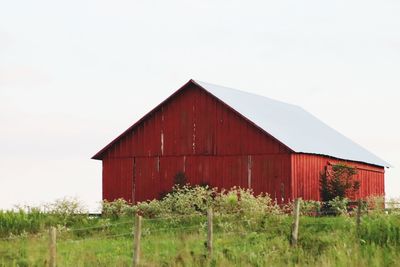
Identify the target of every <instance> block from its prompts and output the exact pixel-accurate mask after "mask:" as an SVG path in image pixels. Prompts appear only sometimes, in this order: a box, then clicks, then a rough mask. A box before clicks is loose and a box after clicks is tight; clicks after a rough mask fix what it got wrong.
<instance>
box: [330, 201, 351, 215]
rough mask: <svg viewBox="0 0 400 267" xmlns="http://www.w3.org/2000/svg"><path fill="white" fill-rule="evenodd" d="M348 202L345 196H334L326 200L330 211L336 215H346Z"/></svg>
mask: <svg viewBox="0 0 400 267" xmlns="http://www.w3.org/2000/svg"><path fill="white" fill-rule="evenodd" d="M348 204H349V200H348V199H347V198H340V197H335V198H334V199H332V200H330V201H328V205H329V207H330V209H331V211H332V212H333V213H334V214H336V215H346V214H347V205H348Z"/></svg>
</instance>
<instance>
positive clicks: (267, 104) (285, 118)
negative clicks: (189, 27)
mask: <svg viewBox="0 0 400 267" xmlns="http://www.w3.org/2000/svg"><path fill="white" fill-rule="evenodd" d="M93 159H97V160H102V162H103V199H107V200H115V199H118V198H124V199H126V200H127V201H130V202H139V201H145V200H151V199H154V198H159V197H160V195H161V194H162V193H165V192H168V191H170V190H171V188H172V186H173V183H174V177H175V175H176V174H177V173H179V172H183V173H185V174H186V176H187V179H188V182H189V183H190V184H209V185H210V186H213V187H218V188H226V189H229V188H231V187H233V186H240V187H244V188H252V189H253V190H254V192H255V194H259V193H261V192H265V193H269V194H270V195H271V196H272V197H273V198H276V199H277V200H278V201H279V202H281V201H288V200H290V199H294V198H297V197H302V198H304V199H314V200H318V199H319V198H320V192H319V176H320V172H321V171H323V170H324V169H326V168H327V167H328V166H329V165H331V164H335V163H339V162H344V163H346V164H349V165H351V166H354V167H356V168H357V169H358V174H357V177H356V179H358V180H359V181H360V182H361V188H360V190H359V192H358V193H357V194H358V195H356V197H357V198H359V197H366V196H369V195H384V192H385V191H384V173H385V167H388V166H389V165H388V163H386V162H385V161H383V160H381V159H380V158H378V157H377V156H375V155H374V154H372V153H370V152H369V151H367V150H366V149H364V148H362V147H361V146H359V145H358V144H356V143H354V142H353V141H351V140H350V139H348V138H346V137H344V136H343V135H341V134H340V133H338V132H337V131H335V130H333V129H332V128H330V127H329V126H327V125H326V124H324V123H323V122H321V121H320V120H318V119H317V118H316V117H314V116H313V115H311V114H310V113H308V112H307V111H305V110H304V109H302V108H300V107H298V106H295V105H291V104H286V103H283V102H280V101H276V100H272V99H269V98H266V97H263V96H258V95H254V94H250V93H246V92H243V91H239V90H235V89H230V88H226V87H222V86H217V85H213V84H208V83H204V82H199V81H194V80H190V81H189V82H187V83H186V84H185V85H183V86H182V87H181V88H180V89H179V90H177V91H176V92H175V93H174V94H172V95H171V96H170V97H168V98H167V99H166V100H165V101H164V102H162V103H161V104H159V105H158V106H157V107H155V108H154V109H153V110H152V111H150V112H149V113H148V114H147V115H145V116H144V117H143V118H142V119H140V120H139V121H138V122H136V123H135V124H134V125H132V126H131V127H130V128H129V129H127V130H126V131H125V132H124V133H122V134H121V135H120V136H118V137H117V138H116V139H115V140H114V141H112V142H111V143H110V144H108V145H107V146H106V147H105V148H103V149H102V150H101V151H100V152H98V153H97V154H96V155H95V156H93Z"/></svg>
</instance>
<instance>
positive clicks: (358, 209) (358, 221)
mask: <svg viewBox="0 0 400 267" xmlns="http://www.w3.org/2000/svg"><path fill="white" fill-rule="evenodd" d="M361 205H362V201H361V199H359V200H358V205H357V221H356V222H357V231H358V230H359V229H360V223H361Z"/></svg>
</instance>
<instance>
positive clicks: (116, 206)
mask: <svg viewBox="0 0 400 267" xmlns="http://www.w3.org/2000/svg"><path fill="white" fill-rule="evenodd" d="M101 206H102V207H101V214H102V216H103V217H105V218H111V219H118V218H120V217H123V216H128V215H133V214H134V213H135V211H136V209H135V207H133V206H132V205H131V204H130V203H128V202H127V201H126V200H124V199H122V198H120V199H117V200H115V201H112V202H109V201H107V200H104V201H103V202H102V203H101Z"/></svg>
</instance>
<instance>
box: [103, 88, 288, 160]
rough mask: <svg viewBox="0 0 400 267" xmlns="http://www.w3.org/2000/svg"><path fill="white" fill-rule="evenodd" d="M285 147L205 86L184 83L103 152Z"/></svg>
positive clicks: (240, 151)
mask: <svg viewBox="0 0 400 267" xmlns="http://www.w3.org/2000/svg"><path fill="white" fill-rule="evenodd" d="M288 152H289V151H288V149H287V148H286V147H285V146H284V145H282V144H281V143H279V142H278V141H276V140H275V139H274V138H272V137H270V136H268V135H266V134H265V132H263V131H262V130H260V129H258V128H256V127H255V126H254V125H253V124H252V123H251V122H249V121H247V120H246V119H244V118H242V117H241V116H240V115H238V114H236V113H235V112H232V110H231V109H230V108H228V107H226V106H225V105H223V104H222V103H221V102H219V101H218V100H217V99H215V98H214V97H212V96H210V95H209V94H208V93H207V92H205V91H204V90H202V89H199V88H198V87H197V86H196V85H189V87H188V88H187V89H185V90H183V91H181V92H180V93H179V94H178V95H176V96H175V97H174V98H173V99H171V100H170V101H169V102H167V103H165V104H164V105H162V106H161V107H160V108H159V109H158V110H156V111H155V112H153V113H151V114H150V115H149V116H148V117H147V118H146V119H145V120H144V121H143V122H141V123H140V124H139V125H137V126H136V127H134V129H132V130H130V131H129V132H128V133H126V134H125V135H124V136H123V137H122V138H120V139H119V140H118V141H117V142H116V143H114V144H113V145H112V146H111V147H110V148H109V149H108V150H107V151H106V152H105V154H104V155H103V158H121V157H122V158H123V157H143V156H183V155H202V156H204V155H247V154H278V153H288Z"/></svg>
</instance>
